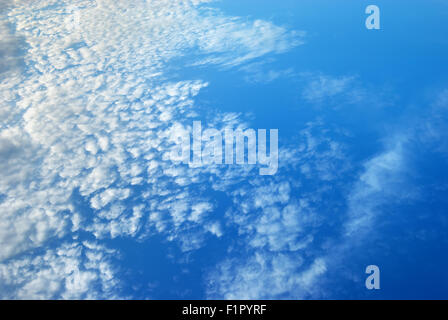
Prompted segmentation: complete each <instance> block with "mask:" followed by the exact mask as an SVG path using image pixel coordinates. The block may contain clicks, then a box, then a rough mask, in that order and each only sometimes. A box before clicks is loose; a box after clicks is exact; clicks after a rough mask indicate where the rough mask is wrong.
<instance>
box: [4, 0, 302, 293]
mask: <svg viewBox="0 0 448 320" xmlns="http://www.w3.org/2000/svg"><path fill="white" fill-rule="evenodd" d="M202 2H206V1H198V0H195V1H187V0H185V1H184V0H178V1H170V2H166V1H157V0H154V1H143V0H137V1H134V2H133V3H132V5H130V4H129V3H125V2H116V1H109V0H97V1H93V0H80V1H77V2H76V3H74V2H71V1H70V2H69V1H57V0H46V1H32V2H26V3H25V2H21V3H20V2H16V3H15V6H14V7H12V8H11V9H8V11H5V15H3V12H2V18H6V19H7V20H8V23H10V24H11V25H14V26H15V34H14V37H15V38H14V39H19V38H20V39H22V40H23V42H24V43H25V44H26V47H27V50H26V52H25V55H24V57H23V62H24V65H25V66H24V69H23V70H22V71H23V72H20V71H21V70H20V69H17V70H16V69H14V72H9V71H8V76H7V77H6V78H1V79H0V96H1V97H2V98H1V99H2V101H1V104H2V110H1V111H0V112H1V114H0V115H1V116H2V119H5V121H6V122H5V123H7V125H4V124H3V123H2V124H1V126H0V157H1V159H2V161H1V164H0V170H1V171H0V172H1V175H2V179H1V181H0V194H2V195H4V199H3V200H2V201H1V202H0V217H1V220H0V221H1V222H0V244H1V249H0V262H1V263H2V268H3V269H2V270H3V271H2V272H3V273H2V279H5V281H6V280H8V281H9V282H8V286H9V287H8V289H7V290H6V289H5V290H2V291H1V295H2V296H5V297H6V296H7V297H19V298H23V297H30V298H44V297H50V298H51V297H62V298H90V297H94V296H95V295H96V294H97V293H98V292H96V291H95V290H93V289H92V288H93V287H92V284H93V283H102V288H103V289H101V290H102V292H100V293H98V294H100V295H101V294H106V293H107V294H109V292H108V290H109V287H110V286H112V285H113V283H114V282H113V281H112V280H111V277H112V275H111V272H110V270H108V269H107V265H104V263H103V262H102V261H101V259H99V260H98V259H97V260H89V261H90V262H89V263H90V264H91V266H90V267H85V268H86V270H84V268H83V267H81V265H80V264H81V262H80V261H81V260H80V259H81V258H80V253H79V252H80V250H81V251H82V250H87V251H88V252H90V251H89V250H91V249H82V248H81V247H80V246H79V245H76V244H73V245H64V246H63V248H64V249H61V250H62V251H61V252H60V251H55V250H53V249H48V247H47V246H48V244H49V243H50V241H51V240H56V239H61V238H64V239H66V237H70V236H73V237H76V234H72V233H76V232H78V231H80V230H82V231H87V232H90V233H91V234H92V235H94V236H96V237H97V238H98V239H103V238H106V237H110V238H115V237H119V236H132V237H137V236H139V237H146V236H149V235H150V234H151V233H152V232H153V231H154V230H156V231H157V232H161V233H164V234H165V236H166V237H167V239H169V240H173V241H179V242H180V244H181V247H182V248H183V249H184V250H192V249H196V248H199V247H200V246H201V245H202V243H203V241H204V239H205V235H206V234H207V233H211V234H213V235H216V236H218V237H220V236H221V235H222V230H221V227H220V224H219V222H216V221H214V220H213V221H214V222H210V223H208V224H205V223H202V222H203V219H204V217H205V216H206V215H207V214H208V213H209V212H210V211H211V210H212V208H213V207H212V206H213V205H212V204H210V202H209V201H208V200H209V199H204V195H202V194H199V195H198V194H196V193H195V192H193V190H194V188H195V185H197V184H199V183H203V182H204V181H209V183H211V185H212V188H213V187H215V188H217V187H218V184H220V183H221V185H222V184H223V183H230V180H231V178H233V177H237V176H240V178H239V179H240V180H241V179H243V177H242V176H241V171H238V170H237V171H238V172H234V173H232V171H231V170H220V169H219V170H218V169H217V168H198V169H191V168H190V169H189V170H186V169H187V167H185V166H182V165H178V166H175V167H173V164H172V163H171V162H168V161H165V160H164V154H165V153H166V152H168V150H169V146H170V144H171V143H172V142H170V132H171V128H172V126H173V123H176V122H178V121H182V122H184V123H186V124H188V123H190V122H191V121H190V120H191V119H192V118H193V117H195V116H197V114H196V111H195V108H194V106H195V103H194V97H195V96H196V95H197V94H198V93H199V92H200V90H201V89H202V88H204V87H205V86H207V82H206V81H202V80H185V81H177V82H173V81H169V80H168V79H167V78H168V77H169V74H166V68H167V63H168V62H169V61H170V59H172V58H175V57H181V56H182V55H184V54H185V53H186V52H187V51H188V50H189V49H192V48H199V50H200V51H201V53H202V55H203V59H201V61H200V62H198V61H192V63H195V62H197V63H198V64H201V65H202V64H204V63H213V64H218V65H221V66H226V67H229V66H234V65H238V64H241V63H244V62H248V61H251V60H253V59H257V58H260V57H262V56H265V55H267V54H270V53H281V52H284V51H286V50H288V49H289V48H291V47H292V46H295V45H298V44H300V43H301V38H302V34H300V33H297V34H295V33H291V32H288V31H287V30H286V29H284V28H282V27H278V26H275V25H273V24H272V23H270V22H266V21H260V20H257V21H254V22H248V21H246V20H244V21H243V20H242V19H239V18H234V17H227V16H224V15H223V14H221V13H220V12H219V11H216V10H209V9H207V8H205V7H202V6H201V3H202ZM76 8H78V9H79V10H74V9H76ZM74 15H76V17H77V18H79V25H77V26H74V25H73V23H72V22H73V21H75V20H74V19H73V18H74ZM77 21H78V20H77ZM68 22H70V23H68ZM99 26H100V27H99ZM1 30H2V31H1V32H2V34H5V32H3V30H4V25H2V29H1ZM7 35H8V38H2V44H3V43H4V42H5V41H6V42H7V44H8V46H7V47H3V46H2V48H8V49H7V52H6V54H7V56H8V57H11V58H12V57H13V56H14V57H16V55H13V54H12V53H13V52H15V51H14V50H15V49H16V42H15V40H14V39H12V38H11V37H10V35H9V34H7ZM11 36H12V35H11ZM4 39H6V40H4ZM11 39H12V40H11ZM13 40H14V41H13ZM224 40H225V41H224ZM235 49H238V50H235ZM2 52H3V51H2ZM2 54H3V53H2ZM218 118H219V119H220V120H219V121H221V123H222V124H223V123H224V124H236V125H239V124H240V123H243V122H242V121H241V120H240V118H239V116H235V115H227V114H220V115H219V116H218ZM221 176H222V177H224V178H225V179H227V182H225V181H222V180H221ZM210 181H211V182H210ZM135 185H139V188H133V186H135ZM131 190H132V191H131ZM74 194H79V196H80V197H81V198H82V201H83V202H84V203H87V204H90V208H80V207H79V206H77V205H76V204H75V203H74V202H73V199H72V197H73V195H74ZM128 203H132V204H135V205H132V206H129V205H128ZM86 210H87V211H88V212H85V211H86ZM145 217H148V220H145ZM185 230H188V232H186V231H185ZM51 243H53V242H51ZM67 246H68V247H67ZM35 250H37V251H35ZM39 250H41V251H39ZM95 250H96V249H95ZM101 250H103V249H102V248H101V247H99V249H98V251H101ZM65 251H68V252H65ZM26 253H28V254H29V255H30V256H27V257H25V258H21V257H22V256H23V254H26ZM97 254H98V255H99V254H100V253H97ZM89 255H90V256H92V254H91V253H89ZM89 259H90V258H89ZM14 273H16V276H14ZM5 283H6V282H5ZM95 288H96V286H95ZM6 292H8V293H7V294H6Z"/></svg>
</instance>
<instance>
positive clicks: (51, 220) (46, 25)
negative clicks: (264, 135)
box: [0, 0, 448, 299]
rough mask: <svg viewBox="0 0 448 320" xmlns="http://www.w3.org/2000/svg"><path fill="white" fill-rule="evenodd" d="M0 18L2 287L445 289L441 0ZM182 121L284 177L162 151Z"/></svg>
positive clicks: (441, 294) (5, 13)
mask: <svg viewBox="0 0 448 320" xmlns="http://www.w3.org/2000/svg"><path fill="white" fill-rule="evenodd" d="M370 4H375V5H377V6H378V7H379V8H380V9H381V29H380V30H367V29H366V27H365V19H366V18H367V15H366V14H365V8H366V7H367V6H368V5H370ZM0 9H1V11H0V12H1V13H0V34H1V38H0V39H1V40H0V44H1V46H0V48H1V49H0V57H1V59H0V60H1V61H2V62H0V92H1V94H0V119H1V122H0V158H1V160H2V161H1V164H0V171H1V173H2V179H0V215H1V217H2V219H1V222H0V298H2V299H29V298H30V299H123V298H125V299H446V298H447V295H448V278H447V276H446V272H445V270H446V268H447V266H448V259H447V258H446V254H445V253H446V252H447V248H448V238H447V233H446V229H447V227H448V220H447V216H446V209H447V208H448V203H447V200H446V193H447V190H448V189H447V188H448V184H447V183H448V170H447V169H446V168H447V155H448V145H447V142H446V141H447V138H448V137H447V134H446V132H447V127H448V114H447V110H448V109H447V108H448V79H447V76H446V74H447V57H448V41H447V38H446V31H447V30H446V27H445V21H446V19H447V17H448V5H447V4H446V3H445V2H444V1H437V0H431V1H407V2H398V1H393V2H391V1H380V0H378V1H375V2H374V3H371V2H370V1H361V0H356V1H355V0H352V1H334V0H333V1H330V0H325V1H324V0H319V1H316V0H314V1H311V0H301V1H292V0H291V1H289V0H282V1H277V2H273V1H267V0H266V1H256V0H247V1H244V3H241V1H240V2H237V1H226V0H225V1H200V0H195V1H187V0H185V1H184V0H175V1H171V2H169V3H167V2H165V1H143V0H138V1H135V2H133V4H132V5H130V4H128V3H125V2H115V1H109V0H101V1H100V0H96V1H94V0H79V1H75V2H73V1H70V2H69V1H53V0H45V1H31V2H29V3H28V2H26V3H25V2H20V1H19V2H16V3H14V4H12V3H11V4H9V5H2V7H1V8H0ZM193 121H201V123H202V125H203V127H204V128H216V129H218V130H224V129H225V128H234V129H236V128H243V129H246V128H254V129H278V130H279V141H278V142H279V168H278V171H277V172H276V174H275V175H272V176H261V175H259V171H258V165H244V166H241V165H208V166H200V167H194V166H191V165H188V164H182V163H177V162H173V161H171V160H170V158H169V156H168V155H169V152H170V150H171V148H172V146H173V140H172V139H171V137H172V135H173V134H178V133H179V132H181V133H182V132H183V133H189V132H190V131H191V127H192V124H193ZM368 265H377V266H378V267H379V268H380V270H381V289H380V290H367V289H366V287H365V279H366V277H367V275H366V274H365V268H366V266H368Z"/></svg>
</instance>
